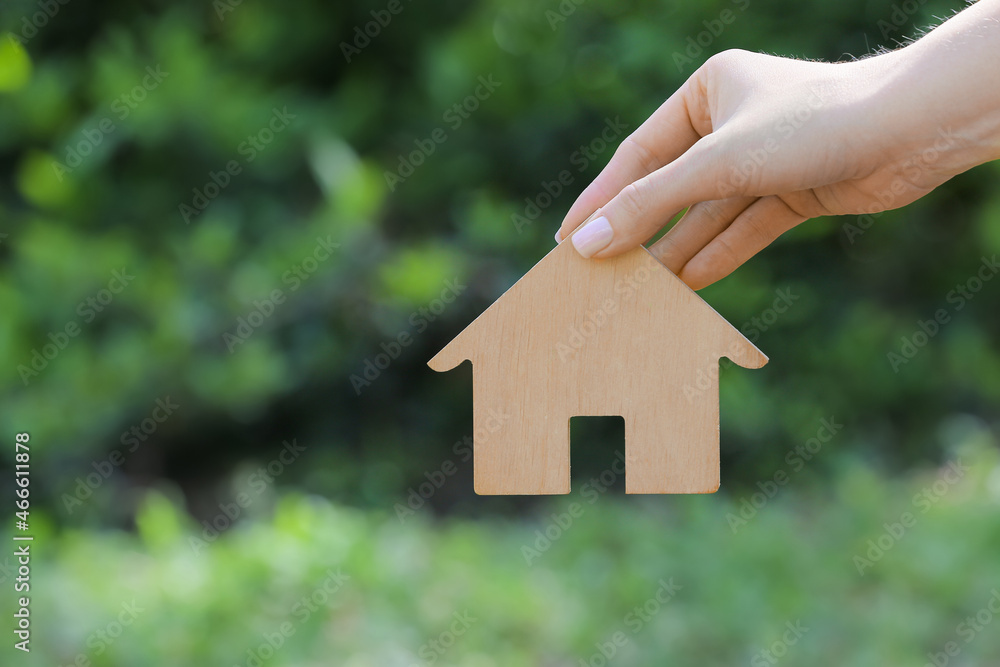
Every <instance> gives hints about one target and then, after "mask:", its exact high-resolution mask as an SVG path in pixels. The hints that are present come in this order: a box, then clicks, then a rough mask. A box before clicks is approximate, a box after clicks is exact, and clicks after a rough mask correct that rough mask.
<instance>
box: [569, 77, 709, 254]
mask: <svg viewBox="0 0 1000 667" xmlns="http://www.w3.org/2000/svg"><path fill="white" fill-rule="evenodd" d="M693 80H694V77H692V78H690V79H688V80H687V81H685V82H684V84H683V85H682V86H681V87H680V88H679V89H678V90H677V92H675V93H674V94H673V95H671V96H670V97H669V98H668V99H667V101H666V102H664V103H663V104H661V105H660V107H659V108H658V109H657V110H656V111H654V112H653V115H651V116H650V117H649V118H648V119H646V122H644V123H643V124H642V125H640V126H639V127H638V128H637V129H636V131H635V132H633V133H632V134H631V135H629V136H628V137H626V138H625V140H624V141H622V143H621V145H619V146H618V149H617V150H616V151H615V154H614V155H613V156H612V157H611V160H610V161H609V162H608V164H607V166H606V167H604V169H603V170H602V171H601V173H600V174H599V175H598V176H597V178H595V179H594V181H593V182H592V183H591V184H590V185H588V186H587V187H586V188H585V189H584V191H583V192H582V193H580V196H579V197H577V199H576V201H575V202H574V203H573V205H572V206H571V207H570V209H569V212H568V213H567V214H566V217H565V218H564V219H563V221H562V225H560V227H559V231H558V232H556V241H559V242H561V241H562V240H563V239H565V238H567V237H568V236H569V234H570V233H571V232H572V231H573V230H574V229H576V228H577V227H579V226H580V224H581V223H582V222H583V221H584V220H586V219H587V217H588V216H590V215H591V214H592V213H594V211H596V210H597V209H599V208H601V207H602V206H604V205H605V204H607V203H608V202H609V201H611V200H612V199H614V197H615V196H616V195H617V194H618V193H619V192H621V191H622V189H623V188H624V187H625V186H626V185H629V184H630V183H633V182H635V181H637V180H639V179H640V178H642V177H643V176H647V175H649V174H651V173H653V172H654V171H656V170H657V169H659V168H660V167H662V166H664V165H666V164H669V163H671V162H673V161H674V160H676V159H677V158H678V157H680V156H681V155H683V154H684V153H685V151H687V150H688V149H689V148H691V146H693V145H694V144H695V142H697V141H698V140H699V139H701V137H702V135H701V134H700V133H699V132H698V131H697V129H695V121H693V120H692V117H691V113H690V107H691V104H690V102H691V91H692V89H693V87H694V84H693V83H692V81H693ZM699 125H700V123H699ZM665 222H666V221H664V223H665Z"/></svg>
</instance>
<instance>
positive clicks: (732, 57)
mask: <svg viewBox="0 0 1000 667" xmlns="http://www.w3.org/2000/svg"><path fill="white" fill-rule="evenodd" d="M748 54H749V51H744V50H743V49H726V50H725V51H719V52H718V53H716V54H713V55H711V56H709V58H708V60H706V61H705V65H704V67H705V69H706V70H707V71H710V72H720V71H722V72H725V71H729V70H730V69H731V68H732V67H733V66H734V65H736V64H738V63H739V62H741V61H743V60H744V59H746V57H747V55H748Z"/></svg>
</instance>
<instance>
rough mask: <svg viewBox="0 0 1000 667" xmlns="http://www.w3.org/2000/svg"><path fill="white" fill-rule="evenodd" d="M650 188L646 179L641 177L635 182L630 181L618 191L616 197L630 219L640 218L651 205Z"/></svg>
mask: <svg viewBox="0 0 1000 667" xmlns="http://www.w3.org/2000/svg"><path fill="white" fill-rule="evenodd" d="M648 189H649V186H648V183H647V182H646V181H645V180H644V179H641V180H638V181H636V182H634V183H629V184H628V185H626V186H625V188H624V189H623V190H622V191H621V192H620V193H618V196H617V197H616V198H615V199H616V200H617V203H618V206H619V207H620V208H621V210H622V212H623V213H624V214H625V215H626V216H627V217H628V218H629V219H632V220H634V219H636V218H640V217H642V215H643V214H644V213H645V212H646V209H647V208H648V206H649V194H648Z"/></svg>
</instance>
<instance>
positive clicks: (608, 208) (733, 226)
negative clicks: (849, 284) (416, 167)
mask: <svg viewBox="0 0 1000 667" xmlns="http://www.w3.org/2000/svg"><path fill="white" fill-rule="evenodd" d="M998 158H1000V0H980V2H978V3H976V4H975V5H973V6H971V7H969V8H968V9H966V10H964V11H962V12H961V13H959V14H957V15H956V16H954V17H952V18H951V19H950V20H948V21H946V22H945V23H944V24H942V25H941V26H939V27H937V28H936V29H934V30H933V31H931V32H930V33H928V34H927V35H925V36H924V37H922V38H921V39H919V40H917V41H916V42H914V43H912V44H909V45H908V46H906V47H904V48H901V49H898V50H896V51H892V52H889V53H884V54H881V55H877V56H872V57H869V58H865V59H862V60H856V61H851V62H843V63H822V62H809V61H801V60H792V59H787V58H778V57H775V56H769V55H763V54H758V53H749V52H746V51H737V50H734V51H725V52H723V53H720V54H718V55H715V56H713V57H712V58H710V59H709V60H708V61H707V62H706V63H705V64H704V65H703V66H702V67H700V68H699V69H698V70H697V71H696V72H695V73H694V74H693V75H692V76H691V78H689V79H688V80H687V81H686V82H685V83H684V84H683V85H682V86H681V88H680V89H679V90H678V91H677V92H675V93H674V94H673V95H672V96H671V97H670V98H669V99H668V100H667V101H666V102H664V104H663V105H662V106H660V108H659V109H657V110H656V111H655V112H654V113H653V115H652V116H650V117H649V119H648V120H646V121H645V122H644V123H643V124H642V125H641V126H640V127H639V128H638V129H637V130H636V131H635V132H633V133H632V134H631V135H630V136H629V137H628V138H626V139H625V141H623V142H622V144H621V145H620V146H619V147H618V149H617V151H616V152H615V154H614V156H613V157H612V159H611V161H610V162H609V163H608V165H607V166H606V167H605V168H604V170H603V171H602V172H601V174H600V175H599V176H598V177H597V178H596V179H595V180H594V181H593V183H591V184H590V185H589V186H588V187H587V188H586V189H585V190H584V191H583V192H582V193H581V194H580V196H579V198H577V200H576V202H575V203H574V204H573V206H572V207H571V208H570V210H569V213H567V214H566V218H565V219H564V220H563V223H562V225H561V227H560V229H559V231H558V232H557V234H556V240H557V241H558V242H561V241H562V240H563V239H566V238H570V241H571V242H572V243H573V245H574V246H575V247H576V248H577V250H578V251H579V252H580V254H581V255H583V256H584V257H593V258H596V259H603V258H607V257H613V256H615V255H617V254H620V253H622V252H625V251H627V250H630V249H633V248H635V247H636V246H638V245H640V244H644V243H646V242H647V241H649V239H650V238H652V237H653V236H655V234H656V233H657V232H658V231H659V230H661V229H662V228H663V227H664V226H665V225H667V224H668V223H669V222H670V220H672V219H673V218H674V217H675V216H676V215H677V214H678V213H679V212H680V211H682V210H684V209H685V208H687V207H690V208H688V210H687V212H686V213H685V214H684V215H683V216H682V217H681V219H680V220H679V221H678V222H677V223H676V224H675V225H674V226H673V227H672V228H671V229H670V230H669V231H668V232H667V233H666V234H665V235H664V236H663V237H662V238H661V239H659V240H658V241H657V242H656V243H654V244H653V245H652V246H651V247H650V251H651V252H652V253H653V254H654V255H655V256H656V257H657V258H659V259H660V260H661V261H662V262H663V263H664V264H665V265H666V266H667V267H668V268H670V269H671V270H672V271H673V272H674V273H676V274H677V275H678V276H680V278H681V279H682V280H684V282H686V283H687V284H688V285H689V286H691V287H692V288H694V289H701V288H702V287H705V286H707V285H710V284H712V283H714V282H716V281H717V280H720V279H721V278H724V277H725V276H727V275H729V274H730V273H731V272H732V271H734V270H735V269H736V268H737V267H739V266H740V265H741V264H743V263H744V262H746V261H747V260H748V259H750V258H751V257H753V256H754V255H755V254H757V253H758V252H760V251H761V250H763V249H764V248H765V247H767V246H768V245H769V244H770V243H771V242H772V241H774V240H775V239H776V238H777V237H778V236H780V235H781V234H783V233H784V232H786V231H788V230H789V229H791V228H792V227H794V226H796V225H798V224H801V223H802V222H805V221H806V220H808V219H810V218H815V217H818V216H824V215H845V214H852V215H860V214H865V213H868V214H870V213H876V212H879V211H883V210H887V209H893V208H899V207H901V206H905V205H906V204H909V203H910V202H912V201H914V200H916V199H919V198H920V197H923V196H924V195H926V194H927V193H928V192H930V191H931V190H933V189H934V188H936V187H937V186H939V185H941V184H942V183H944V182H945V181H947V180H948V179H950V178H952V177H953V176H955V175H956V174H960V173H962V172H963V171H966V170H968V169H971V168H972V167H975V166H976V165H979V164H982V163H984V162H988V161H991V160H995V159H998ZM582 223H586V224H582ZM574 230H576V231H574Z"/></svg>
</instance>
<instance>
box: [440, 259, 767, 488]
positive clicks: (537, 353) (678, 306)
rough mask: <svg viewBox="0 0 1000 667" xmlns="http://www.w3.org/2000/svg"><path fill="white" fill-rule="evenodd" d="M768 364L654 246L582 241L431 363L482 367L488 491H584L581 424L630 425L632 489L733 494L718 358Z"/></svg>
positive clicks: (481, 429)
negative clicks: (575, 457) (722, 478)
mask: <svg viewBox="0 0 1000 667" xmlns="http://www.w3.org/2000/svg"><path fill="white" fill-rule="evenodd" d="M720 357H728V358H729V359H731V360H732V361H734V362H735V363H737V364H739V365H740V366H743V367H744V368H760V367H761V366H763V365H764V364H765V363H767V357H766V356H764V354H763V353H761V352H760V350H758V349H757V348H756V347H754V345H753V344H752V343H751V342H750V341H749V340H747V339H746V338H745V337H744V336H743V335H742V334H741V333H740V332H739V331H737V330H736V328H734V327H733V326H732V325H730V324H729V323H728V322H727V321H726V320H725V319H723V318H722V316H720V315H719V314H718V313H716V312H715V311H714V310H713V309H712V308H711V306H709V305H708V304H707V303H705V301H704V300H703V299H702V298H701V297H699V296H698V295H697V294H696V293H695V292H694V291H692V290H691V289H690V288H689V287H687V285H685V284H684V283H683V282H682V281H681V280H680V279H679V278H677V277H676V276H675V275H674V274H673V273H671V272H670V270H669V269H667V268H666V267H665V266H663V265H662V264H661V263H660V262H659V261H658V260H656V258H654V257H653V256H652V255H651V254H650V253H649V251H647V250H646V249H645V248H641V247H640V248H636V249H635V250H632V251H630V252H627V253H625V254H622V255H619V256H617V257H613V258H611V259H604V260H595V259H583V258H582V257H580V255H579V254H577V252H576V250H575V249H574V248H573V247H572V244H571V243H570V242H569V240H566V241H564V242H563V243H561V244H560V245H558V246H556V247H555V248H553V250H552V251H551V252H549V253H548V254H547V255H546V256H545V257H544V258H542V260H541V261H540V262H538V264H536V265H535V266H534V267H533V268H532V269H531V271H529V272H528V273H527V274H525V276H524V277H522V278H521V279H520V280H519V281H517V283H515V284H514V286H513V287H511V288H510V289H509V290H507V292H505V293H504V294H503V295H502V296H501V297H500V298H499V299H497V301H496V302H495V303H494V304H493V305H492V306H490V307H489V308H488V309H487V310H486V311H485V312H483V314H482V315H480V316H479V317H478V318H476V320H475V321H473V322H472V324H470V325H469V326H468V327H467V328H466V329H465V330H464V331H462V332H461V333H460V334H459V335H458V336H457V337H456V338H455V339H454V340H452V342H451V343H449V344H448V345H447V346H446V347H445V348H444V349H443V350H441V351H440V352H439V353H438V354H437V355H435V356H434V358H433V359H431V360H430V362H428V365H429V366H430V367H431V368H432V369H434V370H436V371H447V370H451V369H452V368H454V367H456V366H457V365H458V364H460V363H462V362H463V361H465V360H471V361H472V368H473V389H472V391H473V410H474V416H473V423H474V429H475V435H474V441H473V452H474V463H473V465H474V476H475V489H476V493H479V494H487V495H514V494H556V493H569V491H570V442H569V420H570V418H571V417H575V416H606V415H616V416H621V417H623V418H624V420H625V459H626V463H625V491H626V493H712V492H714V491H716V490H717V489H718V488H719V389H718V363H719V358H720Z"/></svg>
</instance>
